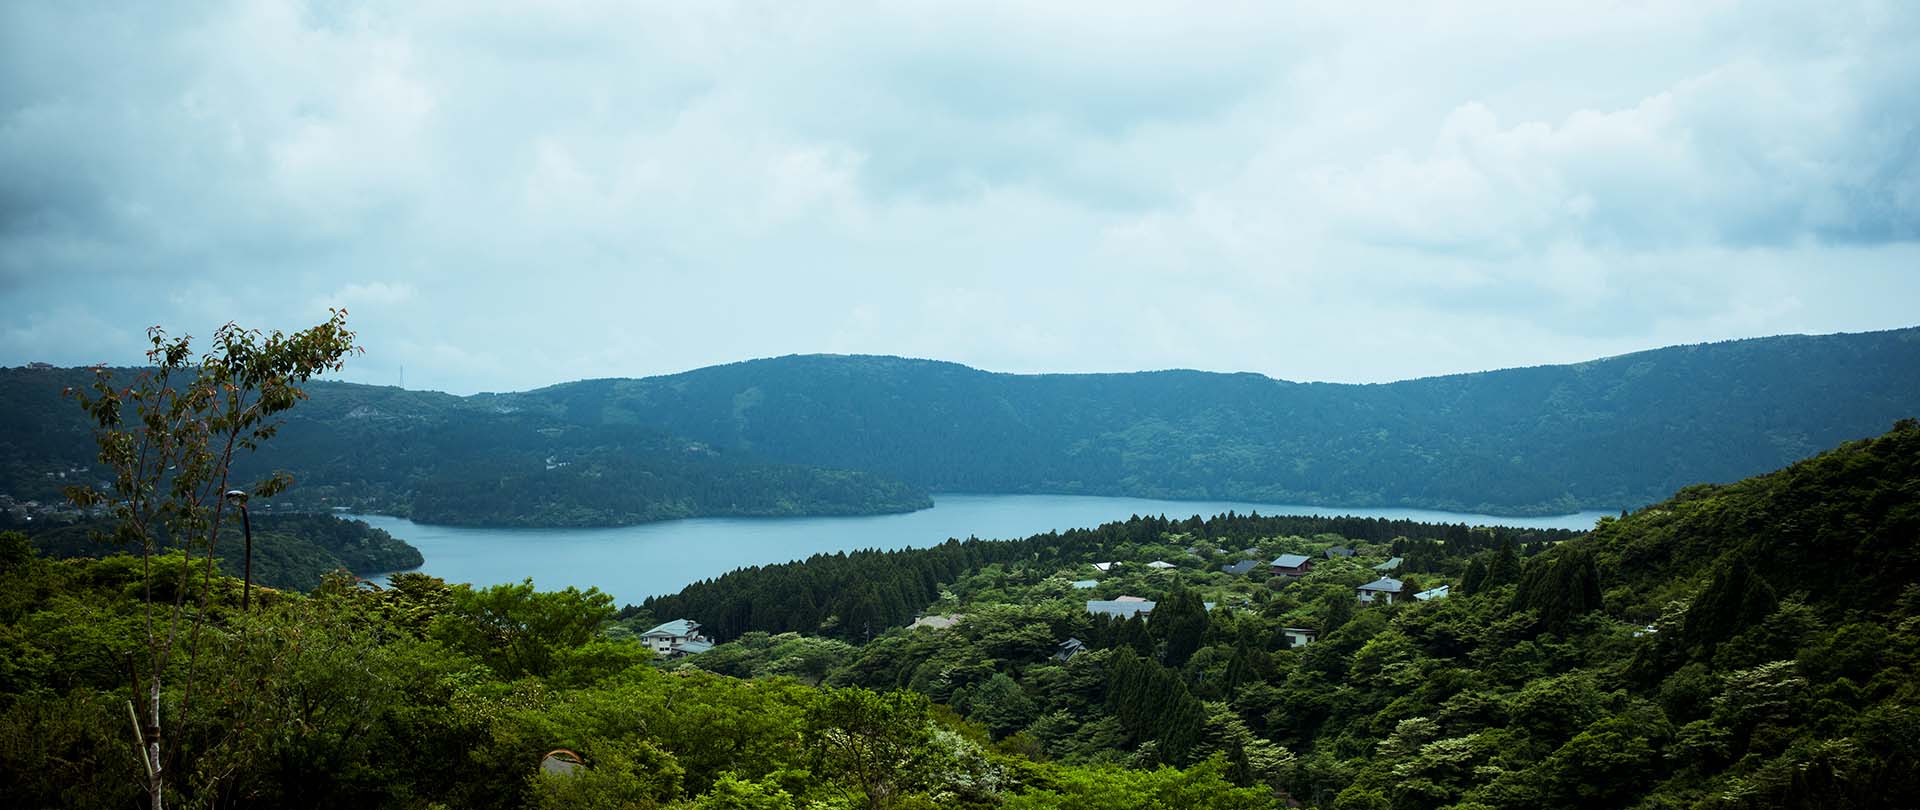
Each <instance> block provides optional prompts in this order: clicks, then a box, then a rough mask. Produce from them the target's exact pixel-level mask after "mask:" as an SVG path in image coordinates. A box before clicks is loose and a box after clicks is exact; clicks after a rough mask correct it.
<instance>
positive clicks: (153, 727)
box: [147, 677, 167, 810]
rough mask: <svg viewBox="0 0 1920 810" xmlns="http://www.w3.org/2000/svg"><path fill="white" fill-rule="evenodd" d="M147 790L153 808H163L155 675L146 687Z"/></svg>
mask: <svg viewBox="0 0 1920 810" xmlns="http://www.w3.org/2000/svg"><path fill="white" fill-rule="evenodd" d="M147 706H148V715H147V767H148V769H149V770H148V774H149V775H148V776H147V792H148V793H149V794H150V795H151V796H152V798H153V804H152V806H153V810H163V807H162V805H163V803H164V802H163V800H164V799H165V797H166V787H167V779H166V774H165V773H164V772H162V771H161V770H160V769H161V768H162V767H163V766H162V765H161V759H160V679H159V678H158V677H155V678H154V679H153V680H152V681H150V682H149V685H148V688H147Z"/></svg>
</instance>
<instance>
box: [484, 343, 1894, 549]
mask: <svg viewBox="0 0 1920 810" xmlns="http://www.w3.org/2000/svg"><path fill="white" fill-rule="evenodd" d="M500 401H501V402H503V403H512V404H513V405H514V406H517V407H524V408H528V409H538V408H547V409H552V411H553V412H554V413H556V414H560V415H564V417H565V418H566V419H567V420H568V421H570V422H575V423H581V424H644V425H649V426H654V427H658V428H660V429H662V430H665V431H668V432H670V433H674V434H676V435H682V436H688V437H691V438H694V439H697V440H699V441H702V442H706V443H708V444H709V445H711V446H713V447H717V448H731V449H737V450H745V451H751V452H753V453H755V454H757V455H759V456H762V457H765V458H769V459H775V460H780V461H787V462H792V463H802V464H816V465H823V466H828V467H839V468H846V469H859V470H869V471H872V472H876V473H879V474H882V475H887V476H891V477H894V478H898V479H901V480H904V481H907V482H909V483H912V484H915V485H918V486H923V487H926V488H928V489H932V490H935V491H965V492H1065V493H1075V492H1078V493H1095V494H1127V495H1140V496H1153V497H1174V498H1201V497H1210V498H1235V499H1247V500H1257V501H1264V502H1270V503H1327V504H1335V505H1345V506H1372V505H1385V504H1397V505H1408V506H1422V507H1432V508H1444V509H1456V510H1470V511H1486V512H1492V513H1495V514H1514V513H1523V512H1551V511H1573V510H1575V509H1577V508H1589V507H1591V508H1619V507H1632V506H1638V505H1642V504H1646V503H1650V502H1652V501H1654V500H1657V499H1659V498H1661V497H1664V496H1665V495H1667V494H1668V493H1671V492H1673V491H1674V490H1676V489H1678V488H1680V487H1682V486H1686V485H1689V484H1693V483H1698V482H1701V481H1732V480H1736V479H1739V478H1742V477H1744V476H1748V475H1753V474H1756V473H1760V472H1763V471H1766V470H1769V469H1773V468H1776V467H1779V466H1780V465H1782V464H1786V463H1788V462H1791V461H1793V460H1795V459H1799V458H1803V457H1805V456H1807V455H1809V454H1811V453H1813V452H1816V451H1818V450H1820V449H1822V448H1825V447H1831V446H1833V445H1834V444H1837V443H1839V442H1841V441H1845V440H1847V439H1855V438H1861V437H1865V436H1870V435H1873V434H1875V433H1878V432H1879V431H1881V430H1884V429H1885V428H1886V426H1887V425H1888V424H1890V423H1892V422H1893V421H1894V420H1895V419H1898V418H1901V417H1905V416H1911V415H1913V414H1915V413H1920V329H1904V330H1898V331H1891V332H1876V333H1866V334H1844V335H1825V336H1818V337H1806V336H1786V337H1773V338H1763V339H1757V340H1743V341H1734V342H1730V343H1718V344H1710V345H1700V346H1681V347H1674V348H1667V349H1658V350H1654V351H1647V352H1640V353H1637V354H1630V355H1624V356H1621V357H1614V358H1608V359H1604V360H1595V361H1592V362H1588V363H1580V364H1576V365H1568V366H1542V367H1537V368H1522V369H1509V370H1504V371H1490V372H1484V373H1477V374H1461V375H1454V376H1448V377H1435V378H1429V379H1419V380H1409V381H1404V382H1397V383H1391V384H1385V385H1334V384H1325V383H1312V384H1300V383H1289V382H1283V381H1278V380H1273V379H1269V378H1266V377H1261V376H1259V375H1254V374H1212V373H1202V372H1194V371H1161V372H1146V373H1136V374H1046V375H1014V374H994V373H988V372H983V371H977V370H974V369H971V368H967V367H965V366H959V365H955V364H952V363H939V362H931V361H920V360H903V359H900V358H892V357H840V356H797V357H783V358H776V359H770V360H755V361H751V362H746V363H736V364H732V365H726V366H717V367H712V368H704V369H699V370H696V371H690V372H687V373H684V374H676V375H672V376H666V377H654V378H648V379H642V380H594V381H586V382H579V383H571V384H567V385H561V386H555V387H553V388H547V389H542V390H539V391H534V392H530V393H527V394H517V395H509V396H504V397H501V398H500Z"/></svg>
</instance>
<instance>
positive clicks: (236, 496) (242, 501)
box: [227, 489, 247, 509]
mask: <svg viewBox="0 0 1920 810" xmlns="http://www.w3.org/2000/svg"><path fill="white" fill-rule="evenodd" d="M227 500H229V501H232V502H233V504H234V505H235V506H238V507H240V508H242V509H245V508H247V491H246V490H244V489H229V490H227Z"/></svg>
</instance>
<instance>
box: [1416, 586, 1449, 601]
mask: <svg viewBox="0 0 1920 810" xmlns="http://www.w3.org/2000/svg"><path fill="white" fill-rule="evenodd" d="M1452 587H1453V586H1452V585H1442V586H1440V587H1438V588H1429V589H1427V590H1424V591H1421V592H1419V593H1416V594H1414V595H1413V598H1415V599H1418V600H1420V601H1422V602H1430V601H1433V600H1435V599H1445V598H1447V591H1448V590H1449V589H1451V588H1452Z"/></svg>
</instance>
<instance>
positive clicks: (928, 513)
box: [339, 494, 1617, 604]
mask: <svg viewBox="0 0 1920 810" xmlns="http://www.w3.org/2000/svg"><path fill="white" fill-rule="evenodd" d="M1229 511H1232V512H1237V513H1240V514H1252V513H1255V512H1257V513H1259V514H1261V515H1272V516H1278V515H1296V514H1297V515H1312V516H1321V517H1355V518H1363V519H1364V518H1378V519H1386V520H1408V521H1414V522H1419V523H1430V524H1439V525H1459V524H1463V523H1464V524H1466V525H1505V526H1517V527H1521V528H1543V529H1545V528H1555V529H1574V530H1580V531H1584V530H1587V529H1590V528H1592V526H1593V523H1594V521H1595V520H1597V519H1598V518H1600V517H1604V516H1609V515H1613V514H1617V512H1612V511H1607V512H1602V511H1597V510H1596V511H1588V512H1577V513H1573V514H1570V515H1560V516H1552V517H1535V518H1510V517H1501V516H1496V515H1485V514H1477V513H1464V512H1443V511H1438V510H1423V509H1413V508H1407V507H1373V508H1369V507H1320V506H1310V505H1297V504H1263V503H1251V502H1241V501H1171V500H1162V499H1149V498H1113V497H1102V496H1092V495H966V494H936V495H935V496H934V505H933V507H932V508H930V509H922V510H917V511H914V512H906V513H896V514H887V515H856V516H839V517H700V518H684V519H679V520H672V521H657V522H652V523H645V524H638V525H630V526H608V527H593V528H552V527H547V528H537V527H508V528H476V527H469V526H445V525H438V524H423V523H417V522H414V521H411V520H408V519H406V518H399V517H393V516H386V515H379V514H368V513H354V514H341V515H339V516H340V517H343V518H347V519H352V520H365V521H367V522H368V523H369V524H371V525H372V526H374V527H375V528H380V529H385V530H386V531H388V532H389V533H391V534H392V535H393V536H395V537H397V538H400V539H402V540H405V541H407V542H409V543H411V544H412V545H414V546H415V547H416V548H418V549H420V552H421V553H422V554H423V555H424V556H425V558H426V561H425V563H424V564H423V565H421V566H420V567H419V568H415V569H410V570H415V571H421V572H424V573H427V574H430V575H433V576H438V577H442V578H444V579H446V580H448V581H450V582H468V583H473V584H476V585H495V584H502V583H513V582H519V581H521V580H522V579H524V578H528V577H531V578H533V580H534V582H535V584H536V585H537V586H539V587H542V588H546V589H557V588H565V587H568V586H574V587H580V588H583V589H584V588H587V587H598V588H600V589H601V590H602V591H605V592H607V593H610V594H613V595H614V597H615V599H616V600H618V601H620V602H622V603H628V604H638V603H640V602H641V601H643V600H644V599H645V598H646V597H648V596H658V595H663V594H670V593H675V592H678V591H679V590H680V589H682V588H684V587H686V586H687V585H689V584H691V583H693V582H697V581H699V580H702V579H710V578H713V577H717V576H720V575H721V574H725V573H727V572H728V571H731V570H733V569H735V568H743V567H751V566H755V565H772V564H778V563H784V562H790V561H793V560H801V559H805V558H807V557H809V556H812V555H814V554H819V553H828V554H831V553H836V552H851V551H856V550H860V549H897V548H924V547H927V546H932V545H937V544H939V543H942V542H945V541H947V540H948V539H962V540H964V539H967V538H969V537H978V538H982V539H993V540H1013V539H1019V538H1023V537H1030V536H1032V535H1035V534H1044V533H1046V532H1049V531H1066V530H1069V529H1076V528H1092V527H1095V526H1098V525H1100V524H1103V523H1110V522H1114V521H1122V520H1126V519H1127V518H1129V517H1132V516H1134V515H1141V516H1147V515H1154V516H1159V515H1165V516H1167V517H1169V518H1176V519H1184V518H1186V517H1188V516H1192V515H1200V516H1211V515H1216V514H1222V513H1225V512H1229ZM393 573H401V572H397V571H388V572H381V573H380V574H378V575H376V576H385V575H390V574H393Z"/></svg>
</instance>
